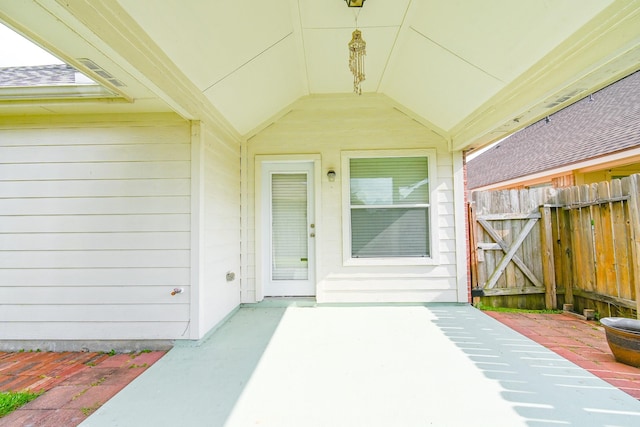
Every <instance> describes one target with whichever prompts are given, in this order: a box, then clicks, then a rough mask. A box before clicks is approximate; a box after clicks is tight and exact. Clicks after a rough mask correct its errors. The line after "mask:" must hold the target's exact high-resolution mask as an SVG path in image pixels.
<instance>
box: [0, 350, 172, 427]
mask: <svg viewBox="0 0 640 427" xmlns="http://www.w3.org/2000/svg"><path fill="white" fill-rule="evenodd" d="M165 353H166V352H164V351H153V352H143V353H132V354H116V355H113V356H110V355H108V354H104V353H73V352H61V353H56V352H22V353H0V391H27V390H28V391H33V392H44V394H43V395H42V396H40V397H38V398H37V399H35V400H34V401H32V402H30V403H28V404H27V405H25V406H23V407H22V408H20V409H18V410H16V411H14V412H13V413H11V414H9V415H7V416H6V417H3V418H0V426H2V427H9V426H10V427H18V426H20V427H31V426H33V427H62V426H64V427H74V426H77V425H78V424H80V423H81V422H82V421H83V420H84V419H85V418H87V416H89V415H90V414H91V413H92V412H93V411H95V410H96V409H98V408H99V407H100V406H102V405H103V404H104V403H105V402H106V401H107V400H109V399H110V398H111V397H113V396H114V395H115V394H116V393H117V392H119V391H120V390H122V389H123V388H124V387H125V386H126V385H127V384H129V383H130V382H131V381H133V380H134V379H135V378H136V377H137V376H138V375H140V374H141V373H142V372H144V371H145V370H146V369H147V368H148V367H149V366H151V365H153V364H154V363H155V362H156V361H158V360H159V359H160V358H161V357H162V356H164V354H165Z"/></svg>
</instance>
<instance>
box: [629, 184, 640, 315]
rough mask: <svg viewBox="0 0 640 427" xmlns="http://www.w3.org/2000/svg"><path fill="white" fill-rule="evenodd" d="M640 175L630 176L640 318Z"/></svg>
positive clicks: (637, 301)
mask: <svg viewBox="0 0 640 427" xmlns="http://www.w3.org/2000/svg"><path fill="white" fill-rule="evenodd" d="M638 181H640V175H638V174H636V175H631V176H629V187H628V188H629V196H630V198H629V204H628V206H629V217H630V218H629V219H630V220H631V236H632V237H633V241H632V242H633V244H632V245H631V258H632V262H631V265H632V268H633V282H634V287H635V290H636V317H637V318H638V319H640V199H639V197H638V195H639V194H640V193H639V192H640V184H639V183H638Z"/></svg>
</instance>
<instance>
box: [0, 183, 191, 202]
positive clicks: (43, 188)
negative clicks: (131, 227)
mask: <svg viewBox="0 0 640 427" xmlns="http://www.w3.org/2000/svg"><path fill="white" fill-rule="evenodd" d="M189 189H190V180H189V179H112V180H88V179H84V180H58V181H43V180H38V181H5V182H3V184H2V185H1V186H0V198H42V197H47V198H52V197H57V198H68V197H74V198H78V197H91V196H93V197H118V196H126V197H136V196H138V197H144V196H147V197H148V196H188V195H189Z"/></svg>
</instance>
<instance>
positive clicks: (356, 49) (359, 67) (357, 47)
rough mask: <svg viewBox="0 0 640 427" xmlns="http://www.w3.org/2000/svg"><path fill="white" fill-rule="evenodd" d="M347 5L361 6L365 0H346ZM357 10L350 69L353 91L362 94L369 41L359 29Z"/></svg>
mask: <svg viewBox="0 0 640 427" xmlns="http://www.w3.org/2000/svg"><path fill="white" fill-rule="evenodd" d="M345 2H346V3H347V6H349V7H358V8H361V7H362V5H363V4H364V2H365V0H345ZM359 13H360V11H359V10H358V12H356V29H355V31H354V32H353V33H351V41H350V42H349V70H351V73H352V74H353V92H354V93H357V94H358V95H362V82H363V81H364V80H365V74H364V57H365V55H366V54H367V43H366V42H365V41H364V39H363V38H362V32H361V31H360V30H358V14H359Z"/></svg>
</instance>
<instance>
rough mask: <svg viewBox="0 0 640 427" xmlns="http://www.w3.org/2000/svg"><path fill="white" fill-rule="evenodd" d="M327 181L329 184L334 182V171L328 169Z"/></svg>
mask: <svg viewBox="0 0 640 427" xmlns="http://www.w3.org/2000/svg"><path fill="white" fill-rule="evenodd" d="M327 179H328V180H329V182H334V181H335V180H336V171H334V170H333V169H329V172H327Z"/></svg>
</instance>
